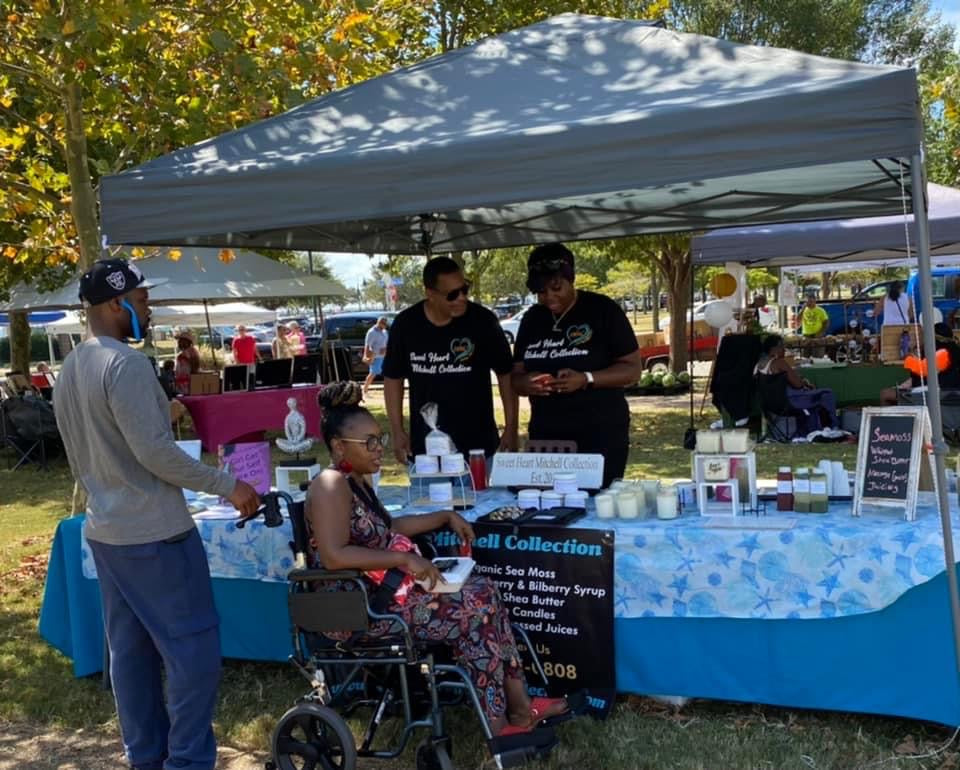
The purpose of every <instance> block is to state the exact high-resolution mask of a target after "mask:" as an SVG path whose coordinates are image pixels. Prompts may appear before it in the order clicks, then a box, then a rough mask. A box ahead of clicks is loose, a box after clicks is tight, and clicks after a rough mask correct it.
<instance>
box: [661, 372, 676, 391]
mask: <svg viewBox="0 0 960 770" xmlns="http://www.w3.org/2000/svg"><path fill="white" fill-rule="evenodd" d="M676 384H677V378H676V377H675V376H674V375H672V374H665V375H664V376H663V387H665V388H672V387H673V386H674V385H676Z"/></svg>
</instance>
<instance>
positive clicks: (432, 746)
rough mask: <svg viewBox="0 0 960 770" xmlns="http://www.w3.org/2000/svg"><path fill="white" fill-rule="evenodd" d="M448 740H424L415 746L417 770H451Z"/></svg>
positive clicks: (449, 743)
mask: <svg viewBox="0 0 960 770" xmlns="http://www.w3.org/2000/svg"><path fill="white" fill-rule="evenodd" d="M451 748H452V742H451V741H450V739H449V738H439V739H434V740H429V739H428V740H425V741H424V742H423V743H421V744H420V745H419V746H417V770H453V760H452V759H451V758H450V754H451V751H450V750H451Z"/></svg>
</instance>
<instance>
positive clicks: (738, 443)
mask: <svg viewBox="0 0 960 770" xmlns="http://www.w3.org/2000/svg"><path fill="white" fill-rule="evenodd" d="M720 433H721V434H722V435H723V439H722V441H723V451H724V452H728V453H730V454H743V453H744V452H748V451H749V450H750V431H748V430H747V429H746V428H733V429H732V430H723V431H720ZM698 438H699V436H698Z"/></svg>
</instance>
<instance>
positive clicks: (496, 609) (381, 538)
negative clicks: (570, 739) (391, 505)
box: [328, 492, 523, 720]
mask: <svg viewBox="0 0 960 770" xmlns="http://www.w3.org/2000/svg"><path fill="white" fill-rule="evenodd" d="M388 522H389V517H387V515H386V513H385V512H384V513H379V512H374V511H371V510H370V509H369V507H368V506H367V505H366V504H365V503H364V501H363V500H361V499H360V498H359V497H358V496H357V494H356V492H354V496H353V509H352V511H351V515H350V545H356V546H362V547H364V548H373V549H376V550H387V547H388V545H389V543H390V539H391V537H393V536H394V534H395V533H394V532H393V531H392V530H391V529H390V527H389V523H388ZM370 589H371V591H372V590H375V586H374V585H373V584H372V583H371V585H370ZM387 612H390V613H394V614H396V615H399V616H400V617H402V618H403V620H404V622H405V623H406V624H407V625H408V626H409V627H410V632H411V633H412V634H413V636H414V638H415V639H418V640H420V641H424V642H433V643H439V644H445V645H448V646H450V647H451V648H452V650H453V654H454V656H455V657H456V660H457V663H458V664H459V665H461V666H463V667H464V669H466V671H467V672H468V673H469V674H470V678H471V679H472V680H473V685H474V687H476V689H477V694H478V695H479V697H480V703H481V704H482V706H483V709H484V712H485V713H486V715H487V718H488V719H490V720H494V719H497V718H499V717H502V716H503V715H504V713H505V711H506V706H507V703H506V697H505V695H504V689H503V684H504V677H506V676H509V677H511V678H514V679H519V678H521V677H522V676H523V669H522V666H521V663H520V655H519V653H518V651H517V644H516V641H514V638H513V631H512V630H511V628H510V621H509V616H508V613H507V609H506V607H504V605H503V602H502V600H501V599H500V593H499V591H498V590H497V586H496V584H495V583H494V582H493V581H492V580H490V579H489V578H486V577H482V576H479V575H471V576H470V577H469V578H468V579H467V582H466V583H464V585H463V588H462V589H460V590H459V591H456V592H454V593H436V594H435V593H430V592H429V591H426V590H424V589H423V588H421V587H420V586H419V585H416V584H414V585H413V586H412V587H411V588H410V590H409V591H408V592H407V594H406V597H405V599H404V601H403V604H391V605H390V607H389V609H388V610H387ZM371 632H372V633H376V634H385V633H389V632H390V629H389V627H387V626H386V624H377V625H376V626H373V627H371ZM328 636H330V637H331V638H339V635H337V634H328Z"/></svg>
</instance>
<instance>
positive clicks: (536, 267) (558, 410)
mask: <svg viewBox="0 0 960 770" xmlns="http://www.w3.org/2000/svg"><path fill="white" fill-rule="evenodd" d="M574 277H575V274H574V259H573V254H572V253H571V252H570V250H569V249H567V248H566V247H565V246H563V245H562V244H559V243H551V244H545V245H543V246H538V247H537V248H536V249H534V250H533V251H532V252H531V254H530V258H529V259H528V260H527V287H528V288H529V289H530V291H532V292H534V293H536V295H537V299H538V300H539V305H537V306H536V307H532V308H530V310H528V311H527V312H526V314H525V315H524V316H523V320H522V321H521V322H520V329H519V330H518V332H517V342H516V346H515V347H514V352H513V360H514V365H513V387H514V389H515V390H516V391H517V392H518V393H520V394H521V395H525V396H529V397H530V410H531V413H532V414H531V417H530V425H529V428H528V434H529V436H530V438H531V439H555V440H561V439H565V440H573V441H576V442H577V451H578V452H583V453H596V454H602V455H603V456H604V470H603V484H604V486H608V485H609V483H610V481H611V480H612V479H614V478H617V477H618V476H622V475H623V471H624V468H626V464H627V451H628V448H629V434H630V409H629V407H628V406H627V400H626V398H625V396H624V394H623V388H624V386H626V385H629V384H630V383H633V382H636V381H637V380H638V379H639V378H640V374H641V371H642V364H641V361H640V352H639V349H638V347H637V338H636V335H635V334H634V333H633V329H632V328H631V326H630V322H629V321H628V320H627V317H626V315H624V312H623V311H622V310H621V309H620V307H619V306H618V305H617V304H616V303H615V302H614V301H613V300H611V299H610V298H608V297H605V296H603V295H602V294H595V293H593V292H590V291H578V290H577V289H576V287H575V286H574Z"/></svg>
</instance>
